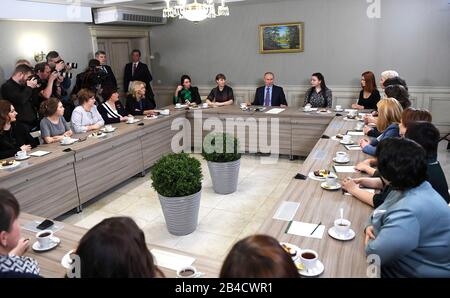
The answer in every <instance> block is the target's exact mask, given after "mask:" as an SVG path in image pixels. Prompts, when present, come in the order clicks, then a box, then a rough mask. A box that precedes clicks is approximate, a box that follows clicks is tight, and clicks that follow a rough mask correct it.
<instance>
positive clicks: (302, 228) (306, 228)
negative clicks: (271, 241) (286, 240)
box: [287, 221, 325, 239]
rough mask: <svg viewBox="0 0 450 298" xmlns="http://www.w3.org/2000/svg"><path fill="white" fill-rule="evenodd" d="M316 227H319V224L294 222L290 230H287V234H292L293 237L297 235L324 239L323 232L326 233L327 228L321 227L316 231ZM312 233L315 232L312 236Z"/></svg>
mask: <svg viewBox="0 0 450 298" xmlns="http://www.w3.org/2000/svg"><path fill="white" fill-rule="evenodd" d="M316 227H317V224H312V223H306V222H300V221H293V222H292V223H291V224H290V226H289V229H288V230H287V233H288V234H292V235H297V236H303V237H309V238H316V239H322V237H323V232H324V231H325V226H324V225H320V226H319V227H318V228H317V229H316ZM314 229H316V230H315V231H314ZM312 231H314V233H313V234H312V235H311V233H312Z"/></svg>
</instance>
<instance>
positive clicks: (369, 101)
mask: <svg viewBox="0 0 450 298" xmlns="http://www.w3.org/2000/svg"><path fill="white" fill-rule="evenodd" d="M361 88H362V90H361V92H359V99H358V103H354V104H352V108H353V109H358V110H376V109H377V103H378V102H379V101H380V99H381V97H380V92H378V90H377V83H376V82H375V75H374V74H373V72H371V71H366V72H364V73H363V74H362V75H361Z"/></svg>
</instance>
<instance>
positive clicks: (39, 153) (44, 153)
mask: <svg viewBox="0 0 450 298" xmlns="http://www.w3.org/2000/svg"><path fill="white" fill-rule="evenodd" d="M47 154H50V152H48V151H35V152H32V153H30V156H34V157H41V156H44V155H47Z"/></svg>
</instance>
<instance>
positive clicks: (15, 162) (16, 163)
mask: <svg viewBox="0 0 450 298" xmlns="http://www.w3.org/2000/svg"><path fill="white" fill-rule="evenodd" d="M19 165H20V161H15V160H14V163H13V164H12V165H9V166H2V165H1V164H0V169H5V170H6V169H12V168H15V167H18V166H19Z"/></svg>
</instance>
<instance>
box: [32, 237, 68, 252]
mask: <svg viewBox="0 0 450 298" xmlns="http://www.w3.org/2000/svg"><path fill="white" fill-rule="evenodd" d="M60 243H61V239H59V238H58V237H55V236H53V237H52V244H51V245H50V246H48V247H41V246H40V245H39V242H38V241H36V242H35V243H33V246H32V248H33V250H34V251H36V252H44V251H49V250H51V249H53V248H55V247H57V246H58V245H59V244H60Z"/></svg>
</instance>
